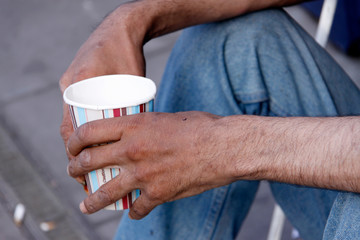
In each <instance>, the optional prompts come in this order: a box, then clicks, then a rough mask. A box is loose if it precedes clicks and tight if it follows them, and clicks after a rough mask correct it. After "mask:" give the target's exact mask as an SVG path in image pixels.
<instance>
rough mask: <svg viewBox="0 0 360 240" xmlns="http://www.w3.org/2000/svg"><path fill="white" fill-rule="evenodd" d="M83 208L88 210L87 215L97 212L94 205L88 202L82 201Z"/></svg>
mask: <svg viewBox="0 0 360 240" xmlns="http://www.w3.org/2000/svg"><path fill="white" fill-rule="evenodd" d="M84 204H85V207H86V209H87V210H88V212H89V213H93V212H96V211H97V208H96V206H95V203H94V202H92V201H89V200H87V199H86V200H85V201H84Z"/></svg>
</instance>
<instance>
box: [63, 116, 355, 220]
mask: <svg viewBox="0 0 360 240" xmlns="http://www.w3.org/2000/svg"><path fill="white" fill-rule="evenodd" d="M106 142H113V143H112V144H109V145H104V146H100V147H96V148H86V147H87V146H91V145H93V144H100V143H106ZM68 150H69V152H70V153H71V155H73V156H76V157H75V159H74V160H72V161H71V162H70V164H69V173H70V175H71V176H73V177H78V176H81V175H83V174H85V173H87V172H89V171H91V170H94V169H98V168H102V167H105V166H118V167H119V168H120V169H121V174H120V175H119V176H118V177H117V178H115V179H114V180H112V181H110V182H108V183H107V184H105V185H103V186H102V187H101V188H100V189H99V190H98V191H97V192H95V193H94V194H92V195H90V196H89V197H88V198H87V199H85V201H84V202H83V203H82V204H81V205H80V209H81V210H82V211H83V212H84V213H93V212H96V211H98V210H100V209H102V208H103V207H105V206H107V205H109V204H110V203H112V202H114V201H116V200H118V199H120V198H121V197H123V196H124V195H126V193H127V192H130V191H131V190H133V189H141V196H140V197H139V198H138V199H137V200H136V202H135V203H134V205H133V207H132V208H131V209H130V213H129V215H130V216H131V217H132V218H134V219H140V218H143V217H144V216H146V215H147V214H148V213H149V212H150V211H151V210H152V209H153V208H154V207H156V206H157V205H159V204H162V203H164V202H168V201H173V200H177V199H180V198H184V197H189V196H193V195H196V194H199V193H202V192H204V191H206V190H209V189H212V188H215V187H219V186H223V185H226V184H229V183H231V182H234V181H237V180H274V181H279V182H286V183H294V184H301V185H306V186H315V187H322V188H330V189H338V190H346V191H354V192H360V179H359V178H360V177H359V172H360V118H359V117H338V118H304V117H302V118H274V117H258V116H240V115H238V116H229V117H218V116H215V115H212V114H209V113H202V112H182V113H177V114H168V113H146V114H138V115H132V116H126V117H122V118H114V119H106V120H100V121H95V122H90V123H87V124H85V125H83V126H81V127H80V128H79V129H78V130H77V131H76V132H75V134H73V135H72V136H71V138H70V140H69V145H68ZM98 159H102V161H101V162H99V161H97V160H98Z"/></svg>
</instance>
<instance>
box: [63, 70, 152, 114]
mask: <svg viewBox="0 0 360 240" xmlns="http://www.w3.org/2000/svg"><path fill="white" fill-rule="evenodd" d="M114 78H119V79H121V78H122V79H125V78H137V79H142V80H144V81H147V82H148V83H149V84H150V87H151V88H152V91H150V92H152V93H151V94H148V95H145V96H143V97H142V98H139V99H137V100H136V101H131V102H123V103H116V104H111V105H93V104H85V103H80V102H78V101H73V100H71V99H70V98H69V92H70V91H71V88H74V87H77V86H80V85H84V84H87V83H88V82H89V81H106V80H110V79H114ZM155 94H156V85H155V83H154V82H153V81H152V80H151V79H149V78H146V77H141V76H136V75H130V74H111V75H102V76H97V77H92V78H87V79H84V80H81V81H79V82H76V83H73V84H71V85H69V86H68V87H67V88H66V89H65V91H64V93H63V99H64V102H65V103H66V104H68V105H71V106H75V107H80V108H84V109H91V110H106V109H117V108H124V107H133V106H138V105H140V104H144V103H147V102H149V101H151V100H153V99H154V98H155Z"/></svg>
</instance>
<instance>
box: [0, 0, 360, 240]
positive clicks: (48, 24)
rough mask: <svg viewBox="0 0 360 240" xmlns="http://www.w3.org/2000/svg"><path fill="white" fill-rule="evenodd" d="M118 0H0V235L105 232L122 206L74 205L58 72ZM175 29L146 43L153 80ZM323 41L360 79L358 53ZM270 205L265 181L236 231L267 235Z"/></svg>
mask: <svg viewBox="0 0 360 240" xmlns="http://www.w3.org/2000/svg"><path fill="white" fill-rule="evenodd" d="M118 5H119V1H118V0H107V1H95V0H62V1H55V0H52V1H49V0H17V1H13V0H2V1H1V2H0V33H1V38H0V53H1V54H0V81H1V88H0V110H1V111H0V161H1V164H2V166H1V168H0V239H6V240H8V239H16V240H21V239H104V240H107V239H111V238H112V236H113V235H114V233H115V231H116V227H117V224H118V222H119V220H120V219H121V212H113V211H100V212H99V213H96V214H93V215H91V216H85V215H82V214H81V213H80V211H79V209H78V204H79V203H80V202H81V201H82V200H83V198H84V197H85V193H84V192H83V191H82V189H81V186H79V185H78V184H77V183H75V181H74V180H73V179H71V178H70V177H68V176H67V174H66V165H67V158H66V155H65V151H64V147H63V143H62V140H61V138H60V135H59V126H60V122H61V115H62V97H61V94H60V91H59V89H58V80H59V78H60V77H61V75H62V73H63V72H64V71H65V70H66V68H67V66H68V65H69V64H70V62H71V60H72V58H73V57H74V55H75V53H76V51H77V49H78V48H79V47H80V46H81V44H82V43H83V42H84V41H85V40H86V39H87V37H88V36H89V34H90V33H91V31H92V30H93V29H94V27H95V26H96V25H97V24H98V23H99V22H100V21H101V20H102V18H103V16H105V15H106V14H107V13H108V12H109V11H111V10H112V9H114V8H115V7H116V6H118ZM288 11H289V12H290V13H291V14H292V15H293V16H295V17H296V18H298V19H299V20H300V21H301V22H302V23H303V24H304V26H305V28H306V29H307V30H308V31H309V32H310V33H313V32H314V29H315V22H314V19H312V18H311V17H310V16H309V15H307V14H306V13H304V12H303V10H302V9H300V8H289V9H288ZM179 34H180V33H179V32H176V33H173V34H170V35H166V36H164V37H161V38H158V39H156V40H153V41H151V42H150V43H148V44H147V45H146V46H145V56H146V59H147V76H148V77H149V78H151V79H153V80H154V81H155V82H156V83H157V84H158V83H159V82H160V79H161V75H162V72H163V70H164V67H165V64H166V60H167V58H168V56H169V53H170V50H171V48H172V46H173V44H174V42H175V41H176V39H177V37H178V36H179ZM328 49H329V51H331V53H332V54H333V56H334V57H335V58H336V59H337V61H339V62H340V64H341V65H343V66H344V68H345V70H346V71H347V72H348V73H349V75H350V76H351V77H352V78H353V79H354V80H355V82H356V83H357V84H359V82H360V72H359V70H358V69H359V66H360V59H353V58H349V57H347V56H345V55H344V54H342V53H341V52H339V51H337V49H336V48H335V47H333V46H331V45H330V46H329V47H328ZM18 203H22V204H24V205H25V207H26V209H27V211H26V215H25V218H24V221H23V223H22V224H21V225H20V226H17V225H15V224H14V222H13V213H14V210H15V208H16V206H17V205H18ZM273 207H274V201H273V198H272V196H271V193H270V190H269V188H268V186H267V184H266V183H262V185H261V188H260V190H259V192H258V194H257V197H256V200H255V203H254V204H253V206H252V208H251V210H250V213H249V216H248V218H247V219H246V222H245V223H244V225H243V228H242V230H241V232H240V234H239V236H238V238H237V239H266V235H267V232H268V229H269V224H270V219H271V214H272V210H273ZM44 224H45V225H44ZM44 226H48V227H49V229H45V228H44ZM291 229H292V227H291V225H290V224H289V223H288V222H286V224H285V229H284V232H283V238H282V239H284V240H286V239H291V237H290V235H291V234H290V233H291Z"/></svg>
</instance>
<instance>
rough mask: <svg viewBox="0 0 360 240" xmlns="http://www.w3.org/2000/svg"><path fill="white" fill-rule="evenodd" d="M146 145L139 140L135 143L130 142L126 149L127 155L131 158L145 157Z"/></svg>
mask: <svg viewBox="0 0 360 240" xmlns="http://www.w3.org/2000/svg"><path fill="white" fill-rule="evenodd" d="M143 150H144V146H143V144H142V143H141V142H140V141H139V142H136V143H133V144H130V145H129V146H128V148H127V149H126V156H127V157H128V158H129V159H131V160H139V159H142V158H143V155H144V154H143Z"/></svg>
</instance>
